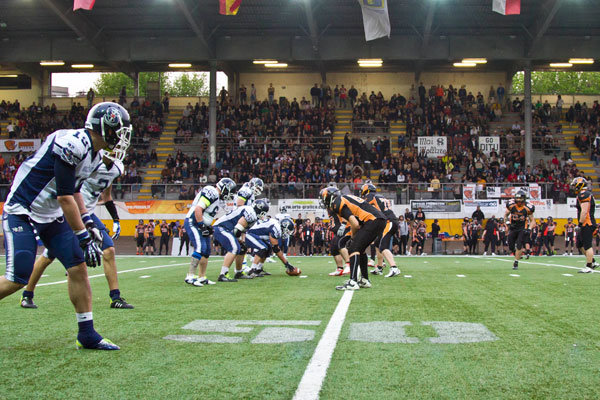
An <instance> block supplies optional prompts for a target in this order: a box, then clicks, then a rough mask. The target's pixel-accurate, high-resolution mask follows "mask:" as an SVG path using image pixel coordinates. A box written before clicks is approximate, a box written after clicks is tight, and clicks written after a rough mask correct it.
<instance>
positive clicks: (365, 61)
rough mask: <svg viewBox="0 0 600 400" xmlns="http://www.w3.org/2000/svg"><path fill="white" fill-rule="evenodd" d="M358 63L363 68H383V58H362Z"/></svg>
mask: <svg viewBox="0 0 600 400" xmlns="http://www.w3.org/2000/svg"><path fill="white" fill-rule="evenodd" d="M357 63H358V66H359V67H361V68H379V67H381V66H383V60H382V59H381V58H360V59H359V60H358V61H357Z"/></svg>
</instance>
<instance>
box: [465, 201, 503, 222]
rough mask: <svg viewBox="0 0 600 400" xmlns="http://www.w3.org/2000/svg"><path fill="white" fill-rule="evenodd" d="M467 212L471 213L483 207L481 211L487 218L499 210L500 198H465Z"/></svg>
mask: <svg viewBox="0 0 600 400" xmlns="http://www.w3.org/2000/svg"><path fill="white" fill-rule="evenodd" d="M463 204H464V205H465V213H467V214H469V215H471V214H473V212H474V211H475V210H476V209H477V207H478V206H479V207H481V211H482V212H483V215H485V217H486V218H489V217H491V216H492V215H495V214H496V213H497V212H498V200H464V201H463Z"/></svg>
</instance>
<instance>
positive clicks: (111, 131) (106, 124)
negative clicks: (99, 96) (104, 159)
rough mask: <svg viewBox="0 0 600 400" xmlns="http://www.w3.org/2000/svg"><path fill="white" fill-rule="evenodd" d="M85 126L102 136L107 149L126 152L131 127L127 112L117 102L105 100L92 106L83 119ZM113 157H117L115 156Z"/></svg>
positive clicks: (129, 140) (119, 152) (129, 141)
mask: <svg viewBox="0 0 600 400" xmlns="http://www.w3.org/2000/svg"><path fill="white" fill-rule="evenodd" d="M85 128H86V129H90V130H92V131H94V132H96V133H97V134H99V135H100V136H102V139H104V141H105V142H106V143H107V144H108V149H110V150H112V151H113V153H118V155H120V154H121V153H124V152H127V148H128V147H129V143H131V132H132V128H131V120H130V118H129V113H128V112H127V110H126V109H125V108H124V107H123V106H121V105H120V104H117V103H113V102H110V101H106V102H103V103H98V104H96V105H95V106H94V107H92V108H91V109H90V111H89V112H88V115H87V118H86V120H85ZM109 158H110V157H109ZM115 158H119V157H117V156H115Z"/></svg>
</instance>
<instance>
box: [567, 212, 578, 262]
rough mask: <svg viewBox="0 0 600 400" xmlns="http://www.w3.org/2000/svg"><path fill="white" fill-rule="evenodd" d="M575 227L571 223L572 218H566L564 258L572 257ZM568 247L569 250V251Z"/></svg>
mask: <svg viewBox="0 0 600 400" xmlns="http://www.w3.org/2000/svg"><path fill="white" fill-rule="evenodd" d="M576 226H577V225H575V224H574V223H573V218H568V219H567V223H566V224H565V254H564V255H565V256H566V255H571V256H572V255H573V246H574V245H575V227H576ZM569 246H570V247H571V250H570V251H569Z"/></svg>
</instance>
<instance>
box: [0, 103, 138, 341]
mask: <svg viewBox="0 0 600 400" xmlns="http://www.w3.org/2000/svg"><path fill="white" fill-rule="evenodd" d="M130 134H131V121H130V119H129V114H128V113H127V110H125V109H124V108H123V107H121V106H120V105H118V104H116V103H110V102H106V103H99V104H97V105H95V106H94V107H92V109H91V110H90V111H89V113H88V115H87V118H86V121H85V129H64V130H59V131H56V132H54V133H52V134H50V135H49V136H48V137H47V138H46V140H45V141H44V143H43V144H42V146H41V147H40V148H39V149H38V150H37V151H36V152H35V154H34V155H33V156H31V157H29V158H28V159H27V160H26V161H25V162H23V164H21V166H20V167H19V170H18V171H17V174H16V175H15V178H14V180H13V183H12V186H11V190H10V193H9V194H8V197H7V199H6V203H5V205H4V215H3V229H4V235H5V248H6V273H5V275H4V277H1V278H0V299H2V298H4V297H6V296H8V295H10V294H12V293H14V292H16V291H17V290H19V289H20V288H22V287H23V286H25V285H26V284H27V283H28V281H29V277H30V276H31V272H32V270H33V265H34V262H35V255H36V251H37V241H36V234H37V235H38V236H39V238H40V239H41V240H42V242H43V243H44V246H46V248H47V249H48V250H49V251H51V252H52V253H53V254H54V255H55V256H56V258H58V259H59V260H60V262H61V263H62V264H63V266H64V267H65V268H66V269H67V272H68V281H69V284H68V289H69V295H70V296H69V297H70V299H71V302H72V303H73V305H74V307H75V312H76V316H77V322H78V325H79V332H78V334H77V342H76V343H77V347H78V348H86V349H96V350H118V349H119V346H117V345H115V344H113V343H112V342H110V341H109V340H107V339H104V338H102V336H100V334H98V333H97V332H96V330H95V329H94V322H93V315H92V301H91V300H92V293H91V288H90V284H89V280H88V276H87V269H86V265H87V266H89V267H96V266H97V265H100V264H101V260H102V250H101V249H100V247H99V246H98V245H97V244H96V242H95V241H94V240H93V238H92V236H91V235H90V233H89V232H88V230H87V229H86V228H85V224H84V222H83V221H82V219H81V213H82V212H85V211H86V210H85V207H84V201H83V198H82V196H81V193H78V192H77V191H76V188H78V187H79V186H80V185H79V184H80V183H81V182H82V181H83V180H85V179H87V178H88V177H89V176H90V175H91V173H92V172H93V171H94V169H95V168H96V167H97V166H98V165H100V163H101V162H102V153H100V150H102V149H106V150H113V149H114V148H115V147H116V146H117V144H118V143H119V142H120V141H121V138H122V137H124V136H126V135H130Z"/></svg>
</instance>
